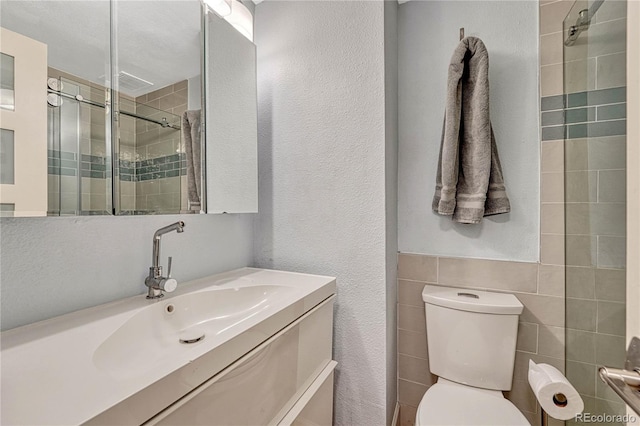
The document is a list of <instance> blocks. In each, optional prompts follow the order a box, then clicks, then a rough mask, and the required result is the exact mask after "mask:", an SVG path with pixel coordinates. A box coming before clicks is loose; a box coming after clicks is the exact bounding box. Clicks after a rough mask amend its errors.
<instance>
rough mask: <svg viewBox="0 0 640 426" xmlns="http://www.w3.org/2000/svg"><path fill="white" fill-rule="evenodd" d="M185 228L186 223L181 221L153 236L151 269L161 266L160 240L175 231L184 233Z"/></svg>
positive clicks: (158, 231) (159, 230) (161, 229)
mask: <svg viewBox="0 0 640 426" xmlns="http://www.w3.org/2000/svg"><path fill="white" fill-rule="evenodd" d="M184 227H185V224H184V222H183V221H181V220H179V221H177V222H176V223H172V224H171V225H167V226H165V227H163V228H160V229H158V230H157V231H156V232H155V233H154V234H153V255H152V256H153V257H152V258H151V267H153V268H157V267H158V266H160V239H161V238H162V236H163V235H164V234H167V233H169V232H173V231H176V232H177V233H182V232H184Z"/></svg>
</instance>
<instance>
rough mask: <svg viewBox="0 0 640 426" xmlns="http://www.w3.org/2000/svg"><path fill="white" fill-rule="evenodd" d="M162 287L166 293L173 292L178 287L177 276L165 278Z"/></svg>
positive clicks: (161, 283)
mask: <svg viewBox="0 0 640 426" xmlns="http://www.w3.org/2000/svg"><path fill="white" fill-rule="evenodd" d="M159 287H160V289H161V290H162V291H164V292H166V293H171V292H173V291H174V290H175V289H176V288H178V281H177V280H176V279H175V278H164V279H163V280H162V281H161V282H160V285H159Z"/></svg>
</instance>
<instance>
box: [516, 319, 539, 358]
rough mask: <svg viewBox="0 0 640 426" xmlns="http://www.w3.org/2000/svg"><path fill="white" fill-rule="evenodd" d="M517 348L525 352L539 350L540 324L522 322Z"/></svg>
mask: <svg viewBox="0 0 640 426" xmlns="http://www.w3.org/2000/svg"><path fill="white" fill-rule="evenodd" d="M516 349H518V350H519V351H524V352H532V353H537V352H538V324H534V323H530V322H520V323H519V324H518V341H517V344H516Z"/></svg>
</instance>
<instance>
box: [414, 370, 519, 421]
mask: <svg viewBox="0 0 640 426" xmlns="http://www.w3.org/2000/svg"><path fill="white" fill-rule="evenodd" d="M428 425H434V426H436V425H437V426H442V425H456V426H462V425H464V426H480V425H483V426H485V425H486V426H498V425H504V426H530V423H529V422H528V421H527V419H526V417H524V415H523V414H522V413H521V412H520V411H519V410H518V409H517V408H516V407H515V405H513V404H512V403H511V401H509V400H508V399H506V398H504V396H503V395H502V392H500V391H497V390H489V389H480V388H474V387H471V386H466V385H462V384H459V383H455V382H450V381H448V380H445V379H442V378H439V379H438V382H437V383H436V384H435V385H433V386H431V387H430V388H429V390H428V391H427V393H425V394H424V396H423V397H422V401H420V406H419V407H418V412H417V414H416V426H428Z"/></svg>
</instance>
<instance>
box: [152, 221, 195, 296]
mask: <svg viewBox="0 0 640 426" xmlns="http://www.w3.org/2000/svg"><path fill="white" fill-rule="evenodd" d="M184 226H185V224H184V222H183V221H181V220H179V221H178V222H176V223H172V224H171V225H167V226H165V227H163V228H160V229H158V230H157V231H156V232H155V233H154V234H153V254H152V258H151V267H150V268H149V276H148V277H147V278H146V279H145V280H144V283H145V285H146V286H147V287H149V291H148V293H147V299H156V298H158V297H162V296H163V293H162V292H163V291H166V292H172V291H173V290H175V288H176V286H177V285H178V282H177V281H176V280H175V279H173V278H171V258H169V272H168V274H167V277H163V276H162V266H160V240H161V239H162V236H163V235H164V234H166V233H169V232H173V231H176V232H178V233H182V232H184Z"/></svg>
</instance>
